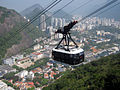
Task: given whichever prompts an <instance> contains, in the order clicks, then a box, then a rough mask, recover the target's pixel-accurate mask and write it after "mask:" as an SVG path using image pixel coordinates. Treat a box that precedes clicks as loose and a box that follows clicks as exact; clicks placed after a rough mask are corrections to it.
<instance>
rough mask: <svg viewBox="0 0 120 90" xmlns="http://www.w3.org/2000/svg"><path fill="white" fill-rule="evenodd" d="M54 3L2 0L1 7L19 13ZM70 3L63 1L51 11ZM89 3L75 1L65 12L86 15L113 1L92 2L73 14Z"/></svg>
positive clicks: (93, 0)
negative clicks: (36, 6) (36, 5)
mask: <svg viewBox="0 0 120 90" xmlns="http://www.w3.org/2000/svg"><path fill="white" fill-rule="evenodd" d="M52 1H54V0H0V6H3V7H6V8H9V9H14V10H16V11H17V12H21V11H23V10H24V9H26V8H28V7H30V6H32V5H34V4H40V5H41V6H42V7H46V6H47V5H49V4H50V3H51V2H52ZM70 1H71V0H62V2H60V3H59V4H58V5H57V6H55V7H54V8H53V9H52V10H51V11H53V10H56V9H59V8H61V7H62V6H64V5H65V4H66V3H68V2H70ZM88 1H90V0H74V2H73V3H71V4H70V5H69V6H68V7H66V8H64V11H66V12H68V13H73V14H86V13H89V12H91V11H93V9H96V8H98V7H100V6H102V5H103V4H105V3H106V2H108V1H111V0H91V1H90V2H89V3H88V4H86V5H85V6H83V7H81V8H79V9H78V10H76V11H75V12H71V11H72V10H74V9H75V8H77V7H79V6H80V5H83V4H85V3H86V2H88Z"/></svg>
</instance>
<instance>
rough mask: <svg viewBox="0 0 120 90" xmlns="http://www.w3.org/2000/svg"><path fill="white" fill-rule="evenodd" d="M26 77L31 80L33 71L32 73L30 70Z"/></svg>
mask: <svg viewBox="0 0 120 90" xmlns="http://www.w3.org/2000/svg"><path fill="white" fill-rule="evenodd" d="M27 78H30V79H32V80H33V78H34V73H33V72H32V71H30V72H29V73H28V75H27Z"/></svg>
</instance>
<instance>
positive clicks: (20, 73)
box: [16, 70, 28, 78]
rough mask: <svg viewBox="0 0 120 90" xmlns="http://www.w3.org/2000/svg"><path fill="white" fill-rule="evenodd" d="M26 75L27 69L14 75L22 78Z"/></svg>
mask: <svg viewBox="0 0 120 90" xmlns="http://www.w3.org/2000/svg"><path fill="white" fill-rule="evenodd" d="M27 75H28V71H26V70H23V71H21V72H19V73H17V74H16V76H18V77H20V78H24V77H25V76H27Z"/></svg>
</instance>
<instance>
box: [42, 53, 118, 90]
mask: <svg viewBox="0 0 120 90" xmlns="http://www.w3.org/2000/svg"><path fill="white" fill-rule="evenodd" d="M43 90H120V53H119V54H116V55H110V56H107V57H103V58H101V59H99V60H98V61H94V62H91V63H89V64H86V65H82V66H80V67H78V68H76V69H75V70H74V71H71V72H70V73H67V74H65V75H64V76H63V77H62V78H60V79H58V80H57V81H56V82H54V83H53V84H50V85H49V86H48V87H45V88H44V89H43Z"/></svg>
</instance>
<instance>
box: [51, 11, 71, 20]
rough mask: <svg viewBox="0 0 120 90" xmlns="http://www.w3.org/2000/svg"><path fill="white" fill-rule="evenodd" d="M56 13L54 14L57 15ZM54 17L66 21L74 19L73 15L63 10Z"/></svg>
mask: <svg viewBox="0 0 120 90" xmlns="http://www.w3.org/2000/svg"><path fill="white" fill-rule="evenodd" d="M55 12H56V11H55ZM55 12H54V13H55ZM53 17H57V18H65V19H68V20H71V19H72V15H70V14H68V13H66V12H65V11H63V10H61V11H59V12H57V13H56V14H55V15H53Z"/></svg>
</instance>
